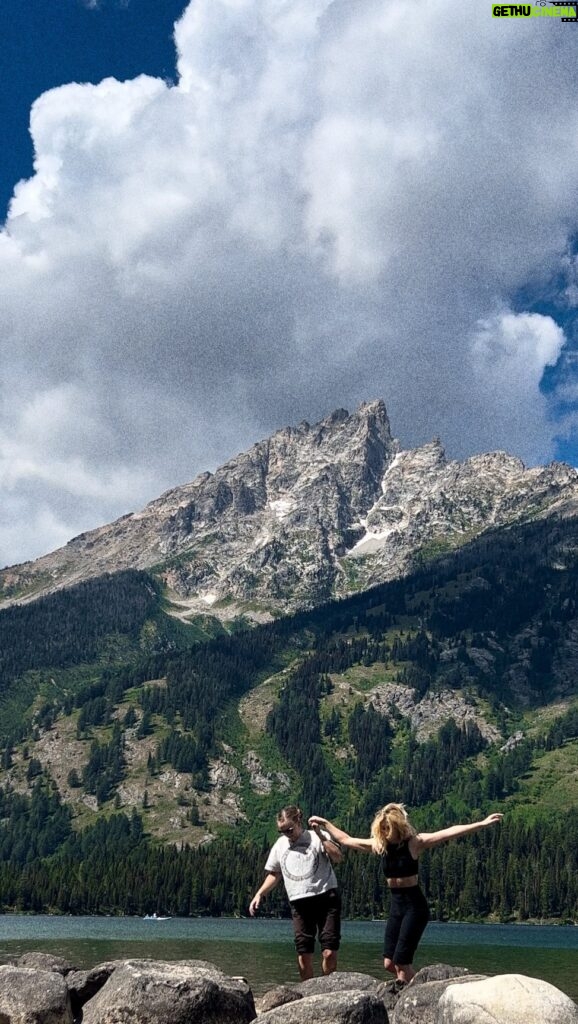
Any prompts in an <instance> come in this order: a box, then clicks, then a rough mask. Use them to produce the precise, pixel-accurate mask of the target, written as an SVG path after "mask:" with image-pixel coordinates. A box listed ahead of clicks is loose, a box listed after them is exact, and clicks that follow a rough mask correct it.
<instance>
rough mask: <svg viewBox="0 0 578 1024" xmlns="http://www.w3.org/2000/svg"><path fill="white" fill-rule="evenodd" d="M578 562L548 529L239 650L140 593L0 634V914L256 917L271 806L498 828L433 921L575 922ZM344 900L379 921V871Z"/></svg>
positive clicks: (230, 634)
mask: <svg viewBox="0 0 578 1024" xmlns="http://www.w3.org/2000/svg"><path fill="white" fill-rule="evenodd" d="M577 552H578V524H577V523H576V521H574V520H564V519H559V520H553V519H552V518H551V519H549V520H548V521H547V522H540V521H535V522H533V523H529V524H526V525H524V526H518V527H512V528H510V529H501V530H496V531H495V532H493V533H488V534H485V535H484V537H483V538H481V539H479V540H477V541H475V542H473V543H471V544H470V545H468V546H466V547H463V548H462V549H460V550H459V551H456V552H453V553H452V554H451V555H445V556H441V557H440V554H439V551H436V549H435V546H429V547H428V548H427V549H422V550H421V551H420V552H419V553H418V556H417V558H416V563H415V568H414V571H413V572H412V574H411V575H410V576H409V577H407V578H406V579H404V580H398V581H396V582H392V583H388V584H384V585H382V586H379V587H376V588H374V589H372V590H371V591H367V592H364V593H361V594H358V595H357V596H356V597H354V598H350V599H348V600H344V601H341V602H333V603H331V604H329V605H325V606H323V607H321V608H318V609H315V610H314V611H311V612H302V613H299V614H297V615H294V616H290V617H286V618H283V619H278V620H276V621H272V622H270V623H267V624H263V625H260V626H256V627H253V628H249V627H248V626H247V624H245V623H244V622H243V621H242V620H239V621H235V622H232V623H231V624H230V628H229V630H228V631H225V630H224V628H223V627H222V626H221V625H219V623H217V622H216V621H215V620H212V619H210V618H209V617H204V618H202V619H199V620H197V621H196V622H193V623H192V624H184V623H182V622H180V621H178V620H177V619H176V618H174V617H173V616H172V614H171V608H170V607H169V606H168V605H167V602H166V600H165V598H164V596H163V594H162V592H161V590H160V588H159V586H158V584H157V583H155V582H154V581H153V580H152V579H151V578H149V577H148V576H147V575H146V574H143V573H136V572H135V573H132V572H130V573H122V574H116V575H112V576H109V577H103V578H101V579H98V580H95V581H94V582H92V583H85V584H82V585H81V586H79V587H78V588H72V589H70V590H68V591H63V592H60V593H59V594H55V595H53V596H51V597H47V598H44V599H42V601H38V602H36V603H35V604H31V605H28V606H25V607H21V608H19V607H16V608H12V609H9V610H7V611H4V612H1V613H0V670H1V673H2V674H1V700H2V709H3V725H2V730H3V734H4V735H3V739H2V754H1V756H2V772H1V774H0V787H1V789H0V885H1V902H2V906H3V907H4V908H5V909H9V908H13V907H16V908H18V909H20V910H35V911H42V910H61V911H63V912H72V913H115V912H117V913H138V914H140V913H145V912H152V911H154V910H156V911H157V912H159V913H160V912H163V913H172V914H195V913H211V914H215V913H244V912H245V911H246V908H247V904H248V899H249V897H250V894H251V892H252V891H253V890H254V889H255V888H256V887H257V884H258V882H259V879H260V877H261V873H262V865H263V863H264V859H265V854H266V850H267V848H268V844H269V842H270V841H271V840H272V839H273V837H274V834H275V829H274V815H275V811H276V809H277V808H278V807H279V806H281V805H283V804H286V803H293V802H299V803H300V804H301V805H302V806H303V809H304V811H305V812H306V813H313V812H318V813H324V814H326V815H332V816H334V817H335V818H336V820H338V821H339V822H340V823H341V824H343V825H344V826H346V827H348V828H351V829H352V830H355V831H358V832H362V833H364V834H367V831H368V826H369V822H370V819H371V816H372V815H373V813H374V811H375V810H376V809H377V808H378V807H379V806H381V805H382V804H383V803H384V802H386V801H388V800H390V799H397V800H403V801H404V802H405V803H407V805H408V806H409V807H410V808H411V810H412V815H413V817H414V818H415V820H416V821H417V823H418V824H419V825H420V826H421V827H425V828H428V829H431V828H435V827H438V826H439V825H441V824H450V823H451V822H453V821H457V820H468V819H471V818H474V817H476V816H478V815H482V814H485V813H486V812H487V811H488V810H490V809H492V810H496V809H500V810H503V811H504V813H505V819H504V823H503V826H502V827H501V828H500V829H499V830H492V831H491V834H490V833H481V834H479V835H476V836H474V837H472V838H470V839H468V840H467V841H461V842H458V843H455V844H451V845H448V846H446V847H444V848H442V849H439V850H435V851H433V852H432V853H431V854H428V855H427V857H426V858H424V861H423V880H424V883H425V887H426V891H427V893H428V896H429V899H430V901H431V905H432V909H433V912H434V914H435V915H436V916H437V917H439V918H444V917H462V918H463V917H476V916H487V915H494V916H496V917H498V918H500V919H503V920H508V919H510V918H512V917H517V918H519V919H528V918H543V917H548V918H550V917H552V918H560V919H564V920H566V919H568V920H578V882H577V879H578V872H577V870H576V869H577V867H578V865H577V859H578V855H577V852H576V851H577V850H578V843H577V841H576V840H577V838H578V837H577V835H576V832H577V828H578V826H577V825H576V824H575V818H576V805H577V804H578V687H577V683H576V678H577V677H576V672H577V669H578V611H577V600H578V555H577ZM340 876H341V881H342V884H343V888H344V895H345V905H346V911H347V913H349V914H351V915H355V914H360V915H367V916H378V915H379V914H380V912H381V908H382V902H383V898H384V896H383V885H382V881H381V879H380V876H379V862H378V859H377V858H372V857H364V856H363V855H356V854H353V855H350V856H349V857H348V858H347V860H346V862H345V863H344V865H343V866H342V867H341V869H340ZM284 906H285V904H284V898H283V894H282V893H281V892H279V893H276V894H275V895H274V898H271V899H270V901H269V903H268V908H269V910H270V911H271V912H272V913H282V912H284Z"/></svg>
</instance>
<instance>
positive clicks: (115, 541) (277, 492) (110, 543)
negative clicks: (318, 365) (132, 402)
mask: <svg viewBox="0 0 578 1024" xmlns="http://www.w3.org/2000/svg"><path fill="white" fill-rule="evenodd" d="M577 511H578V472H577V471H576V470H574V469H572V468H571V467H569V466H567V465H564V464H561V463H552V464H551V465H549V466H545V467H538V468H534V469H530V470H528V469H525V467H524V465H523V464H522V463H521V462H520V461H519V460H518V459H516V458H514V457H512V456H509V455H506V454H505V453H503V452H494V453H491V454H485V455H477V456H473V457H472V458H469V459H467V460H466V461H464V462H456V461H448V459H447V458H446V456H445V453H444V450H443V448H442V446H441V443H440V442H439V441H437V440H435V441H433V442H432V443H430V444H426V445H423V446H421V447H419V448H415V449H411V450H402V449H401V447H400V444H399V442H398V441H397V440H396V439H394V438H393V437H392V434H391V430H390V424H389V420H388V417H387V413H386V409H385V406H384V404H383V402H381V401H375V402H371V403H368V404H363V405H361V406H360V408H359V409H357V411H356V412H354V413H353V414H352V415H349V413H348V412H347V411H346V410H344V409H338V410H336V411H335V412H333V413H332V414H331V415H330V416H328V417H327V418H326V419H324V420H322V421H321V422H320V423H317V424H315V425H313V426H312V425H310V424H309V423H306V422H303V423H301V424H300V425H299V426H298V427H287V428H285V429H283V430H280V431H278V432H277V433H275V434H273V436H272V437H270V438H268V439H267V440H264V441H260V442H259V443H257V444H255V445H254V446H253V447H252V448H250V449H249V451H247V452H245V453H243V454H240V455H238V456H237V457H235V458H234V459H231V460H230V461H229V462H227V463H226V464H225V465H224V466H222V467H221V468H220V469H218V470H217V471H216V472H215V473H214V474H211V473H203V474H201V475H200V476H198V477H197V478H196V479H195V480H193V481H192V483H189V484H185V485H183V486H181V487H176V488H174V489H172V490H170V491H167V492H166V493H165V494H163V495H162V496H161V497H160V498H158V499H157V500H155V501H152V502H151V503H150V504H148V505H147V506H146V507H145V508H144V509H143V510H142V511H140V512H136V513H132V514H129V515H126V516H123V517H122V518H121V519H119V520H117V521H116V522H114V523H112V524H110V525H107V526H103V527H100V528H99V529H96V530H92V531H90V532H88V533H84V534H81V535H80V536H78V537H76V538H74V539H73V540H71V541H70V543H68V544H67V545H66V546H65V547H64V548H61V549H59V550H58V551H55V552H53V553H52V554H49V555H46V556H44V557H42V558H39V559H37V560H36V561H34V562H27V563H25V564H23V565H19V566H15V567H12V568H10V569H5V570H4V571H3V572H2V573H0V593H1V595H2V606H4V607H6V606H8V605H9V604H11V603H13V602H14V601H19V602H21V601H23V600H31V599H34V598H37V597H39V596H41V595H45V594H48V593H52V592H54V591H55V590H58V589H61V588H63V587H68V586H71V585H73V584H75V583H78V582H81V581H83V580H88V579H91V578H94V577H98V576H100V575H102V574H104V573H110V572H118V571H120V570H125V569H140V570H145V569H146V570H148V571H150V572H152V573H153V574H154V575H155V576H156V577H157V578H158V579H160V580H161V581H162V583H163V585H164V586H165V587H166V588H167V592H168V593H169V594H170V595H171V596H172V598H173V600H174V603H175V612H176V614H179V615H180V616H181V617H183V618H185V619H186V618H187V616H189V615H196V614H199V613H206V612H207V611H210V612H211V614H212V615H214V616H217V617H218V618H221V619H233V618H235V617H237V616H239V615H241V614H245V615H248V616H249V617H253V618H256V619H262V618H263V617H265V618H267V617H270V616H271V614H279V613H283V612H287V611H291V610H294V609H296V608H304V607H313V606H315V605H317V604H319V603H321V602H323V601H327V600H330V599H331V598H333V597H343V596H346V595H348V594H352V593H355V592H357V591H360V590H363V589H365V588H367V587H369V586H371V585H373V584H375V583H379V582H383V581H384V580H388V579H393V578H395V577H398V576H400V575H402V574H404V573H406V572H408V571H409V570H410V569H411V568H412V566H414V565H415V564H416V559H417V560H418V561H423V560H424V559H427V558H429V557H431V556H432V555H435V554H438V553H440V552H441V551H443V550H451V549H452V548H453V547H456V546H459V545H460V544H463V543H465V542H467V541H468V540H470V539H471V538H472V537H474V536H476V535H478V534H480V533H481V532H483V531H484V530H487V529H488V528H492V527H496V526H503V525H506V524H510V523H514V522H522V521H527V520H530V519H535V518H539V517H545V516H552V515H561V516H573V515H576V513H577Z"/></svg>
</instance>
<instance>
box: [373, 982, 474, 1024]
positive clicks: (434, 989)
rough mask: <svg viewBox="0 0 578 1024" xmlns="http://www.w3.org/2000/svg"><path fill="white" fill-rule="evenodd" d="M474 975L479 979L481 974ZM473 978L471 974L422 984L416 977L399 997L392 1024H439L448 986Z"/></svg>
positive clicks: (392, 1016)
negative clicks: (440, 1005) (442, 999)
mask: <svg viewBox="0 0 578 1024" xmlns="http://www.w3.org/2000/svg"><path fill="white" fill-rule="evenodd" d="M473 977H474V979H475V980H478V979H479V978H480V975H479V974H476V975H474V976H473ZM416 978H417V974H416ZM471 980H472V976H471V975H467V976H463V977H461V978H459V977H458V978H445V979H443V980H440V981H424V982H422V983H421V984H420V983H419V982H418V983H417V984H416V982H415V979H414V981H412V982H411V984H410V985H408V986H407V988H405V989H403V990H402V991H401V993H400V995H399V997H398V1000H397V1002H396V1004H395V1009H394V1010H393V1013H392V1015H391V1021H392V1024H438V1004H439V1001H440V999H441V997H442V996H443V994H444V992H445V991H446V989H447V988H448V986H449V985H455V986H456V987H458V986H460V985H463V984H470V982H471Z"/></svg>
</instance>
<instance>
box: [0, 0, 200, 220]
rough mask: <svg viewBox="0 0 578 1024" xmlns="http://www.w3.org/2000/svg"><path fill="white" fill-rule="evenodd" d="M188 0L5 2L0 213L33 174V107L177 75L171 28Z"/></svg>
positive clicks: (0, 9) (1, 15)
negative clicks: (66, 90) (57, 97)
mask: <svg viewBox="0 0 578 1024" xmlns="http://www.w3.org/2000/svg"><path fill="white" fill-rule="evenodd" d="M185 7H186V0H131V2H130V3H121V2H120V0H103V2H102V3H101V4H100V5H96V6H95V5H89V4H86V3H83V2H82V0H53V2H48V0H2V4H1V5H0V40H1V54H2V67H3V76H2V77H3V81H2V86H1V87H0V124H2V133H3V137H4V144H3V145H2V148H1V150H0V208H1V209H2V211H3V212H5V211H6V207H7V204H8V201H9V200H10V197H11V196H12V191H13V189H14V185H15V183H16V182H17V181H18V180H19V179H20V178H23V177H29V176H30V175H31V173H32V155H33V154H32V141H31V139H30V135H29V131H28V121H29V118H30V108H31V106H32V104H33V102H34V100H35V99H36V98H37V97H38V96H40V94H41V93H43V92H46V90H47V89H52V88H53V87H54V86H57V85H63V84H64V83H66V82H94V83H97V82H100V81H101V79H102V78H106V77H107V76H109V75H112V76H114V77H116V78H119V79H120V80H121V81H122V80H124V79H126V78H134V77H135V76H136V75H139V74H142V73H145V74H148V75H158V76H160V77H163V78H169V79H173V80H174V77H175V45H174V42H173V26H174V23H175V21H176V19H177V18H178V17H179V16H180V15H181V14H182V12H183V10H184V8H185Z"/></svg>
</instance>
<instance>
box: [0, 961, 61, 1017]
mask: <svg viewBox="0 0 578 1024" xmlns="http://www.w3.org/2000/svg"><path fill="white" fill-rule="evenodd" d="M0 1021H1V1022H2V1024H72V1010H71V1006H70V997H69V995H68V988H67V987H66V982H65V980H64V978H63V977H62V976H61V975H60V974H59V973H57V972H56V971H50V970H42V971H39V970H33V969H32V968H29V967H13V966H3V967H0Z"/></svg>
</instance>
